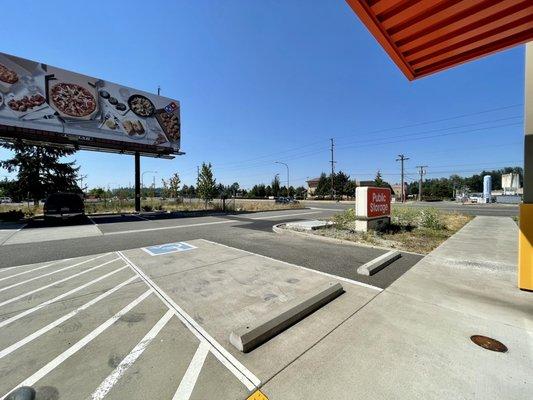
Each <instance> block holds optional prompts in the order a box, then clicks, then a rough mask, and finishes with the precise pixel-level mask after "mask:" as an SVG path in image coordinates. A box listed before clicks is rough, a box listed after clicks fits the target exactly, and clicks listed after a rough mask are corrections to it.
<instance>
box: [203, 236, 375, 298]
mask: <svg viewBox="0 0 533 400" xmlns="http://www.w3.org/2000/svg"><path fill="white" fill-rule="evenodd" d="M200 240H203V241H204V242H207V243H211V244H216V245H218V246H223V247H226V248H228V249H233V250H238V251H241V252H243V253H248V254H252V255H254V256H259V257H262V258H266V259H267V260H272V261H276V262H280V263H282V264H285V265H289V266H291V267H294V268H300V269H303V270H305V271H310V272H314V273H317V274H320V275H324V276H327V277H329V278H334V279H337V280H340V281H343V282H347V283H351V284H352V285H358V286H363V287H366V288H368V289H374V290H378V291H380V292H382V291H383V289H382V288H379V287H377V286H372V285H369V284H367V283H363V282H359V281H354V280H352V279H348V278H344V277H342V276H338V275H333V274H328V273H327V272H322V271H317V270H316V269H312V268H307V267H302V266H301V265H296V264H291V263H289V262H286V261H282V260H277V259H275V258H272V257H268V256H264V255H262V254H258V253H254V252H253V251H248V250H243V249H239V248H237V247H231V246H227V245H225V244H222V243H217V242H213V241H211V240H207V239H200Z"/></svg>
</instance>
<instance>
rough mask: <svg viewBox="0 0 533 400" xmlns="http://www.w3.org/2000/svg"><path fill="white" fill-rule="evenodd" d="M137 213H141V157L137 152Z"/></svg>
mask: <svg viewBox="0 0 533 400" xmlns="http://www.w3.org/2000/svg"><path fill="white" fill-rule="evenodd" d="M135 211H136V212H141V155H140V154H139V152H138V151H136V152H135Z"/></svg>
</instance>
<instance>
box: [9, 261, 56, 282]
mask: <svg viewBox="0 0 533 400" xmlns="http://www.w3.org/2000/svg"><path fill="white" fill-rule="evenodd" d="M61 261H64V260H59V261H55V262H53V263H51V264H46V265H42V266H40V267H35V268H32V269H29V270H27V271H23V272H19V273H18V274H13V275H9V276H4V277H3V278H0V282H1V281H5V280H6V279H10V278H15V277H17V276H20V275H26V274H29V273H30V272H34V271H39V270H40V269H44V268H48V267H51V266H53V265H56V264H59V263H60V262H61ZM11 268H17V267H11ZM11 268H6V269H4V270H2V272H4V271H7V270H9V269H11Z"/></svg>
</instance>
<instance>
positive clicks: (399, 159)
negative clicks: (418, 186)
mask: <svg viewBox="0 0 533 400" xmlns="http://www.w3.org/2000/svg"><path fill="white" fill-rule="evenodd" d="M407 160H409V158H408V157H405V156H404V155H403V154H399V155H398V158H397V159H396V161H400V162H401V165H402V182H401V185H402V189H401V194H402V203H403V202H405V188H404V185H403V163H404V161H407Z"/></svg>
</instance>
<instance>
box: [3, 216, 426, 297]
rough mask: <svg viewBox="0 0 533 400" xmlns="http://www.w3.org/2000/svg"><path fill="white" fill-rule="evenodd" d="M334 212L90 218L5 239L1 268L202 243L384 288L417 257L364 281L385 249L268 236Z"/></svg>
mask: <svg viewBox="0 0 533 400" xmlns="http://www.w3.org/2000/svg"><path fill="white" fill-rule="evenodd" d="M333 213H334V211H329V210H310V209H302V210H287V211H273V212H262V213H253V214H244V215H243V214H241V215H236V216H231V215H227V216H224V215H217V216H205V217H195V218H171V217H170V216H169V215H160V216H157V215H152V216H144V217H137V216H124V217H123V216H108V217H93V218H92V219H91V220H92V222H93V223H87V224H83V225H76V226H64V227H57V228H49V227H47V226H44V225H39V223H34V224H32V225H30V226H27V227H25V228H24V229H22V230H21V231H17V230H16V229H13V232H8V233H7V234H6V236H5V237H4V240H3V241H4V245H3V246H2V247H1V249H2V254H3V257H1V258H0V268H2V267H11V266H14V265H22V264H30V263H38V262H44V261H51V260H57V259H63V258H71V257H79V256H88V255H91V254H98V253H102V252H107V251H117V250H127V249H132V248H138V247H144V246H150V245H156V244H164V243H170V242H177V241H187V240H193V239H202V238H203V239H209V240H213V241H215V242H218V243H222V244H226V245H229V246H233V247H236V248H239V249H243V250H248V251H252V252H254V253H258V254H261V255H265V256H269V257H273V258H275V259H278V260H281V261H286V262H290V263H294V264H297V265H301V266H304V267H308V268H313V269H316V270H320V271H324V272H328V273H331V274H334V275H338V276H342V277H345V278H349V279H354V280H358V281H360V282H364V283H368V284H371V285H374V286H378V287H383V288H384V287H387V286H388V285H390V283H392V282H393V281H394V280H396V279H397V278H398V277H399V276H401V275H402V274H403V273H404V272H405V271H407V270H408V269H409V268H410V267H411V266H412V265H414V264H415V263H416V262H417V261H418V260H419V259H420V258H421V257H420V256H418V255H413V254H407V253H405V254H404V255H403V257H402V258H401V259H400V260H398V261H397V262H395V263H394V266H393V267H394V268H393V267H392V266H391V268H386V269H384V270H383V271H381V272H379V273H377V274H376V275H374V276H371V277H365V276H362V275H358V274H357V273H356V269H357V267H358V266H360V265H362V264H364V263H366V262H368V261H370V260H372V259H373V258H375V257H377V256H379V255H381V254H383V253H384V251H383V250H379V249H374V248H369V247H363V246H355V245H351V244H337V243H329V242H324V241H321V240H318V239H306V238H301V237H293V236H287V235H283V236H282V237H280V235H279V234H276V233H274V232H272V226H273V225H274V224H276V223H281V222H288V221H297V220H305V219H314V218H326V217H328V216H331V215H332V214H333ZM13 228H16V227H13ZM6 238H7V239H6ZM1 241H2V240H0V242H1Z"/></svg>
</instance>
